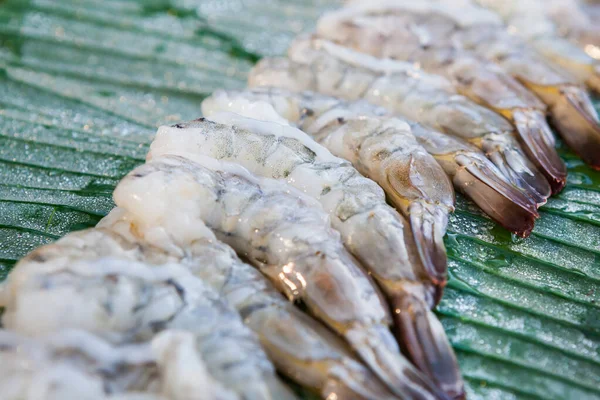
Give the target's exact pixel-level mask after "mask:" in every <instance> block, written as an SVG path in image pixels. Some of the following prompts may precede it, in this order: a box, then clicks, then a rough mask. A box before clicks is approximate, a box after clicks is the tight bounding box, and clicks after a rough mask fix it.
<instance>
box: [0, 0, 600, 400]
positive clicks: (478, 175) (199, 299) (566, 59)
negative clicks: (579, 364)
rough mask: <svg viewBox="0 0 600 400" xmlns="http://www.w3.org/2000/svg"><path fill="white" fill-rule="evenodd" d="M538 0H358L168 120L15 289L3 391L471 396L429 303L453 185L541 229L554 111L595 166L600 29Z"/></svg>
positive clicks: (138, 395) (442, 264)
mask: <svg viewBox="0 0 600 400" xmlns="http://www.w3.org/2000/svg"><path fill="white" fill-rule="evenodd" d="M537 1H538V0H532V1H531V2H527V4H528V5H529V6H528V7H521V6H520V4H521V3H520V2H518V1H516V0H515V1H509V2H500V1H498V2H495V1H493V0H421V1H419V2H412V1H408V0H387V1H385V0H374V1H369V2H349V3H350V4H347V5H346V7H345V8H342V9H340V10H338V11H333V12H330V13H328V14H326V15H324V16H323V17H322V18H321V20H320V21H319V22H318V24H317V32H316V33H315V34H311V35H302V36H300V37H298V38H297V39H296V40H295V41H294V42H293V43H292V45H291V46H290V48H289V51H288V57H287V58H283V57H282V58H267V59H263V60H261V61H260V62H259V63H258V64H257V65H256V66H255V68H254V69H253V70H252V71H251V73H250V76H249V79H248V82H249V88H248V89H244V90H237V91H217V92H215V93H214V94H213V95H212V96H210V97H208V98H207V99H205V100H204V102H203V103H202V104H201V111H202V114H203V115H204V117H203V118H199V119H197V120H194V121H190V122H183V123H179V124H176V125H173V126H162V127H160V128H159V130H158V132H157V135H156V137H155V138H154V141H153V143H152V145H151V147H150V151H149V153H148V155H147V162H146V164H144V165H142V166H140V167H138V168H136V169H135V170H134V171H132V172H131V173H130V174H128V175H127V176H126V177H125V178H124V179H123V180H122V181H121V182H120V183H119V185H118V186H117V188H116V189H115V192H114V196H113V197H114V201H115V204H116V205H117V207H116V208H115V209H114V210H113V211H112V212H111V213H110V214H109V215H108V216H106V217H105V218H104V219H103V220H102V221H101V222H100V223H99V225H98V226H97V227H96V228H93V229H89V230H86V231H81V232H76V233H72V234H70V235H68V236H66V237H65V238H63V239H60V240H59V241H57V242H56V243H54V244H50V245H47V246H45V247H42V248H40V249H37V250H35V251H33V252H32V253H31V254H29V255H28V256H27V257H26V258H24V259H23V260H22V261H20V262H19V263H18V264H17V265H16V267H15V269H14V271H12V272H11V274H10V275H9V277H8V279H7V281H6V282H5V283H4V284H3V286H2V287H1V288H0V306H1V307H4V310H5V311H4V314H3V316H2V326H3V327H4V328H6V331H0V343H1V344H2V345H0V360H2V362H0V365H2V366H3V368H4V367H5V365H7V362H8V361H7V362H5V361H4V360H19V361H23V362H22V364H29V365H33V366H34V367H33V368H32V367H28V368H24V369H23V370H18V371H9V372H11V374H9V373H8V372H7V373H5V374H3V375H2V377H0V388H2V389H3V388H5V387H6V388H9V389H7V391H8V393H11V395H12V397H9V398H8V399H20V398H23V397H26V394H28V393H31V392H32V391H34V392H35V393H37V394H39V395H38V397H35V398H36V399H55V398H56V399H58V398H93V399H96V398H98V399H104V398H111V399H117V398H118V399H174V400H178V399H186V400H187V399H248V400H255V399H256V400H259V399H282V400H285V399H294V398H297V394H296V393H295V391H293V390H291V389H290V387H289V385H288V382H294V384H295V385H296V387H298V386H299V387H304V388H305V389H306V390H308V391H311V392H313V393H316V394H318V395H319V396H321V397H322V398H323V399H338V400H343V399H358V400H361V399H364V400H376V399H390V400H391V399H419V400H421V399H460V398H464V396H465V391H464V387H463V382H462V378H461V375H460V371H459V368H458V364H457V360H456V357H455V355H454V352H453V350H452V347H451V345H450V343H449V341H448V339H447V337H446V335H445V332H444V329H443V326H442V324H441V323H440V321H439V320H438V319H437V317H436V316H435V314H434V313H433V312H432V309H433V308H434V307H435V306H436V305H437V303H438V302H439V301H440V299H441V297H442V294H443V289H444V286H445V285H446V281H447V260H446V250H445V247H444V234H445V231H446V226H447V224H448V219H449V215H450V214H451V213H452V212H453V210H454V190H457V191H459V192H461V193H463V194H464V195H465V196H466V197H468V198H469V199H470V200H472V201H473V202H474V203H475V204H476V205H477V206H479V208H481V210H482V211H483V212H484V213H486V214H487V215H489V216H490V217H491V218H492V219H494V220H495V221H497V222H498V223H499V224H500V225H502V226H503V227H505V228H506V229H508V230H510V231H512V232H514V233H515V234H517V235H520V236H524V237H525V236H527V235H529V234H530V233H531V231H532V230H533V228H534V223H535V220H536V218H538V217H539V214H538V207H540V206H541V205H543V204H544V203H545V202H546V201H547V199H548V198H549V197H550V196H551V195H552V194H555V193H558V192H560V190H561V189H562V188H563V187H564V185H565V183H566V179H567V172H566V167H565V164H564V163H563V161H562V160H561V158H560V156H559V153H558V152H557V150H556V148H555V145H556V139H555V138H554V136H553V131H552V130H551V128H550V125H549V122H548V120H547V117H550V123H552V124H554V126H555V127H556V128H557V130H558V132H559V133H560V135H561V137H562V139H563V141H564V142H565V143H566V144H567V145H569V146H570V147H571V148H572V149H573V150H574V151H575V152H577V153H578V154H580V155H581V157H582V158H583V159H584V160H585V161H586V162H588V163H589V164H590V165H592V166H593V167H600V127H599V126H598V118H597V116H596V114H595V111H594V109H593V107H592V104H591V100H590V97H589V95H588V93H587V89H586V87H589V88H591V89H592V90H598V86H599V85H598V79H599V78H598V66H597V64H596V61H595V60H594V59H593V56H594V54H596V53H595V52H594V48H595V47H594V46H596V47H597V46H598V43H597V42H596V39H597V37H598V36H597V32H596V31H595V30H594V28H593V26H594V24H593V23H590V24H588V25H585V24H583V23H573V24H572V25H569V27H565V26H566V25H565V24H566V22H564V23H563V22H561V21H558V20H557V19H556V18H555V16H554V14H553V12H552V11H548V10H550V9H551V10H559V9H560V10H564V9H568V10H571V11H568V12H569V13H570V14H572V15H573V18H574V19H575V18H579V17H578V16H577V15H576V13H575V11H573V10H572V9H578V8H577V7H584V5H578V6H577V7H574V6H573V5H570V6H569V7H567V6H566V5H563V3H565V4H566V2H567V1H566V0H565V1H560V0H553V2H552V4H553V7H552V8H548V9H544V7H543V6H541V8H540V7H538V8H539V9H540V15H539V16H532V11H531V10H533V9H534V6H533V5H531V4H534V3H536V2H537ZM539 2H540V4H542V2H541V0H539ZM577 4H579V3H577ZM561 7H564V8H561ZM585 7H594V6H593V5H590V4H586V5H585ZM542 9H543V12H542ZM492 10H493V11H492ZM562 12H564V11H562ZM542 14H543V15H542ZM527 18H533V19H536V18H539V26H540V27H543V29H542V28H540V29H537V30H535V29H534V28H535V27H533V26H532V25H533V24H531V23H529V24H528V23H527ZM590 18H593V17H590ZM535 21H538V20H535ZM535 21H534V22H535ZM536 23H537V22H536ZM507 24H508V26H507ZM532 31H535V32H533V33H532ZM543 43H553V46H547V47H548V48H546V46H545V45H544V44H543ZM559 43H562V44H560V45H558V44H559ZM554 44H556V46H555V45H554ZM48 304H51V305H52V307H50V308H49V307H48V306H47V305H48ZM21 347H23V348H25V349H26V351H20V349H21ZM11 362H12V361H11ZM57 367H58V368H57ZM6 368H9V367H6ZM48 371H52V372H51V373H50V372H48ZM282 376H283V377H284V379H282ZM7 377H11V378H10V379H8V378H7ZM84 395H85V396H87V397H84ZM65 396H66V397H65ZM69 396H70V397H69Z"/></svg>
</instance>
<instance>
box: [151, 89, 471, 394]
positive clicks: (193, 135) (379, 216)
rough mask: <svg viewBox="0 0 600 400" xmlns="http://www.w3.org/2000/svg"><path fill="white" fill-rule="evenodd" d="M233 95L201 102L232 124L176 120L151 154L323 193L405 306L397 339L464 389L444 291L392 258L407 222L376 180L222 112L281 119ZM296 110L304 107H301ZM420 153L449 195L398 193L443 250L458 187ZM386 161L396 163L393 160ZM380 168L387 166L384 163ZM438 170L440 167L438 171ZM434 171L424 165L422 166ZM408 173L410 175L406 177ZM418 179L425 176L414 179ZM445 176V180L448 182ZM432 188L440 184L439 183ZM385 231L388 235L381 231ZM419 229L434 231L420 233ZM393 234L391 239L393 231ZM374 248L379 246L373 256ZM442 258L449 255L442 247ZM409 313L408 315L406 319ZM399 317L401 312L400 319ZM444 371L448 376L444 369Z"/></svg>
mask: <svg viewBox="0 0 600 400" xmlns="http://www.w3.org/2000/svg"><path fill="white" fill-rule="evenodd" d="M232 100H233V99H229V98H222V97H218V96H213V97H211V98H209V99H207V101H206V102H205V103H203V107H202V108H203V111H204V114H205V115H208V116H209V117H210V118H211V119H214V120H219V121H220V122H225V123H227V124H228V126H225V125H217V124H215V123H213V122H210V121H207V120H196V121H193V122H191V123H183V124H177V125H176V126H174V127H161V128H160V129H159V131H158V133H157V135H156V138H155V140H154V142H153V144H152V146H151V150H150V153H149V154H148V158H149V159H153V158H155V157H160V156H162V155H165V154H179V155H182V154H183V155H185V154H186V153H188V152H191V153H193V154H201V155H205V156H211V157H215V158H218V159H222V160H227V161H235V162H238V163H240V164H241V165H242V166H244V167H247V168H249V169H250V170H251V172H253V173H258V174H260V175H262V176H268V177H272V178H278V179H281V180H284V181H286V182H288V183H290V184H291V185H292V186H294V187H296V188H297V189H299V190H302V191H303V192H305V193H307V194H309V195H310V196H311V197H313V198H316V199H318V200H319V201H320V202H321V205H322V206H323V208H324V209H325V210H330V214H329V215H330V216H331V220H332V221H337V223H335V222H334V224H333V226H334V227H337V229H338V231H340V232H341V233H342V237H343V240H344V242H345V243H347V247H348V248H349V249H351V250H353V253H354V254H357V255H358V257H359V258H360V259H361V260H364V261H363V262H364V263H365V264H366V266H367V267H368V269H369V271H370V273H371V275H372V276H373V277H374V278H375V279H376V281H377V282H378V283H379V284H380V286H381V287H382V288H383V290H384V292H385V293H386V295H387V296H388V298H389V299H390V302H391V305H392V308H394V309H397V310H400V311H401V312H400V313H399V314H398V313H396V314H395V315H394V317H396V319H397V322H398V323H397V324H396V325H397V327H398V328H399V329H400V330H403V329H411V330H412V331H413V335H412V336H406V335H405V336H406V337H407V339H412V340H411V341H410V342H408V343H403V341H402V338H400V339H399V340H400V342H401V343H403V344H404V345H405V347H407V348H408V349H410V350H409V352H411V353H416V352H417V351H418V352H419V353H420V354H423V353H424V352H426V351H431V350H430V349H435V356H434V357H435V358H433V359H430V360H427V362H426V361H425V360H424V361H423V363H422V364H426V363H431V364H433V365H444V368H442V369H443V370H445V371H453V372H454V371H455V376H454V377H452V378H453V379H452V380H453V382H452V384H453V385H457V386H460V387H461V388H462V383H460V376H459V375H458V366H457V364H456V360H455V357H454V354H453V351H452V349H451V347H450V344H449V343H448V340H447V339H446V337H445V334H444V332H443V329H442V327H441V326H440V324H439V321H438V320H437V319H436V317H435V315H434V314H433V313H432V312H431V311H429V308H430V307H432V306H433V303H434V301H435V300H437V298H439V297H438V296H439V295H441V290H437V292H436V293H435V294H433V295H432V294H431V284H430V283H429V282H428V281H429V279H428V277H427V272H426V271H422V267H421V265H420V264H413V265H411V263H410V262H390V261H392V260H396V259H397V257H395V254H396V251H397V249H396V248H395V247H394V246H390V244H393V241H392V240H396V239H395V238H396V237H397V236H398V235H397V233H395V232H393V230H395V229H398V228H397V227H398V226H402V225H401V224H404V225H406V224H405V222H404V221H403V220H401V224H398V223H397V222H395V221H397V220H398V219H399V218H400V216H399V215H398V214H397V213H396V212H394V211H393V210H392V209H390V208H389V207H388V206H386V205H385V198H384V196H383V193H379V191H380V189H379V188H377V187H376V185H374V184H373V182H371V181H369V180H368V179H365V178H363V177H361V176H360V174H359V173H358V172H357V171H356V170H354V169H353V168H352V167H351V166H350V165H349V164H348V163H347V162H346V161H343V160H341V159H339V158H336V157H334V156H332V155H331V154H330V153H329V152H328V151H327V150H326V149H324V148H322V147H321V146H319V145H318V144H317V143H315V142H314V141H312V140H311V139H310V138H308V136H306V135H305V134H303V133H302V132H300V131H298V130H296V129H294V128H291V127H285V126H281V125H278V124H276V123H268V122H264V121H263V122H261V121H256V120H253V119H249V118H244V117H241V116H238V115H236V114H231V113H229V114H228V113H220V114H219V113H218V111H221V110H228V109H229V106H228V104H229V105H230V106H233V107H235V108H236V110H237V111H241V112H248V113H249V114H252V115H258V116H262V117H264V118H272V119H277V118H281V117H280V116H277V115H276V116H275V117H272V116H270V117H269V115H270V114H273V113H275V111H274V110H273V108H269V105H268V104H266V103H262V104H261V103H260V102H254V103H252V102H250V101H249V100H248V99H241V100H240V101H232ZM279 100H281V101H283V100H284V99H283V98H280V99H279ZM241 108H244V109H245V110H241ZM267 110H270V114H269V113H268V112H266V111H267ZM295 111H296V112H301V110H300V109H296V110H295ZM416 147H419V146H418V145H416ZM420 153H424V154H423V155H422V157H419V153H414V160H415V161H414V164H415V165H417V163H418V160H419V159H423V160H424V164H425V166H427V163H429V164H430V165H432V167H431V168H430V170H433V171H434V172H433V173H430V174H424V175H423V179H424V180H427V179H431V178H430V175H433V177H434V178H438V179H439V180H437V181H434V183H433V185H436V186H437V187H441V188H442V190H440V192H441V193H442V194H443V193H449V194H448V195H447V196H446V197H443V196H439V197H434V198H433V199H431V198H424V197H423V196H421V197H420V198H418V199H417V200H416V201H411V202H409V201H407V200H404V199H407V198H408V195H413V198H411V199H410V200H413V199H414V197H415V196H416V195H418V194H419V192H418V189H413V190H412V192H411V190H410V189H408V190H407V189H404V188H402V190H403V191H402V192H401V193H399V192H397V193H398V194H396V196H395V197H396V198H397V199H400V200H403V201H404V203H403V206H404V207H405V208H406V210H407V211H410V213H411V220H412V222H413V223H412V226H413V229H415V232H416V233H415V237H416V239H417V240H416V241H417V242H418V243H422V244H421V246H423V243H424V245H428V244H430V243H431V244H433V245H435V246H437V247H438V248H441V249H442V251H444V250H443V249H444V248H443V231H442V230H441V229H440V226H443V227H444V228H445V225H446V223H447V213H448V211H449V210H450V209H452V206H453V200H454V198H453V192H452V189H451V186H450V183H449V182H447V181H448V178H447V177H446V176H445V175H444V172H443V171H442V170H441V168H439V166H438V165H437V164H436V163H435V160H433V159H432V158H431V157H430V156H429V155H428V154H427V153H426V152H425V151H423V150H421V152H420ZM429 158H431V161H429ZM403 167H404V166H403ZM387 168H388V169H391V167H387ZM380 169H381V170H383V169H384V167H381V168H380ZM438 169H439V173H437V170H438ZM430 170H427V169H425V172H426V173H427V172H429V171H430ZM406 178H409V179H410V177H409V176H407V177H406ZM395 179H397V180H396V181H394V184H395V185H400V180H401V178H399V177H396V178H395ZM415 181H417V183H420V181H419V180H418V179H416V178H415ZM444 183H446V186H443V185H444ZM433 189H434V190H435V187H434V188H433ZM444 190H446V191H445V192H444ZM414 192H417V193H414ZM432 192H433V193H434V195H435V194H437V192H436V191H432ZM404 193H407V195H404ZM401 195H403V196H401ZM369 197H370V199H369ZM377 198H378V199H377ZM365 200H367V201H365ZM423 200H426V201H423ZM434 200H435V201H434ZM440 201H446V203H447V204H448V205H444V204H441V205H439V206H438V203H439V202H440ZM429 210H431V213H430V214H428V212H429ZM438 210H439V211H438ZM415 221H416V222H415ZM416 224H418V225H416ZM385 226H387V227H388V229H387V230H383V229H381V228H380V227H385ZM389 228H391V229H392V230H390V229H389ZM387 232H391V234H387ZM382 234H383V235H385V236H383V237H381V236H380V235H382ZM420 235H430V236H431V237H427V238H426V239H423V236H420ZM390 236H391V239H392V240H390V239H389V238H388V237H390ZM419 239H420V240H419ZM387 243H389V244H387ZM417 247H418V248H420V247H419V246H417ZM374 251H376V252H377V253H378V254H377V255H376V257H375V254H374ZM426 254H429V253H426ZM443 257H444V261H445V251H444V253H443ZM436 266H437V265H436ZM444 267H445V262H444ZM436 273H437V272H436ZM442 273H443V274H444V279H445V270H444V271H442V272H441V273H437V274H438V275H440V274H442ZM433 296H435V297H437V298H433ZM400 305H401V307H402V308H400ZM417 308H418V309H419V310H421V311H422V313H423V316H424V318H417V314H411V313H410V310H413V309H417ZM407 316H411V318H406V317H407ZM400 317H402V318H403V319H401V320H398V319H399V318H400ZM400 322H401V324H400ZM413 338H414V339H413ZM431 339H433V340H431ZM405 341H406V340H405ZM428 367H429V364H428ZM446 374H448V372H446ZM444 378H446V379H447V375H446V376H444ZM456 381H458V382H459V383H456Z"/></svg>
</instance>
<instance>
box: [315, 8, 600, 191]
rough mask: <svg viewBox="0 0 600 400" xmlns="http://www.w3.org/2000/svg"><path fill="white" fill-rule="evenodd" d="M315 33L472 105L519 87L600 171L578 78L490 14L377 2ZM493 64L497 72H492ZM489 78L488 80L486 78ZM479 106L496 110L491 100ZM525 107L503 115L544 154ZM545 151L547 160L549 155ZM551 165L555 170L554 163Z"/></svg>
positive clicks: (596, 137) (599, 130) (598, 145)
mask: <svg viewBox="0 0 600 400" xmlns="http://www.w3.org/2000/svg"><path fill="white" fill-rule="evenodd" d="M459 3H460V5H461V6H460V7H458V6H457V4H459ZM441 4H444V7H440V5H441ZM319 27H320V29H319V32H320V33H321V34H322V35H324V36H326V37H328V38H330V39H333V40H335V41H337V42H339V43H341V44H344V45H348V46H350V47H352V48H354V49H357V50H360V51H363V52H366V53H370V54H372V55H375V56H385V57H391V58H395V59H401V60H406V61H413V62H418V63H419V64H420V66H421V67H422V68H424V69H426V70H429V71H432V72H435V73H439V74H446V75H448V76H450V77H452V78H453V79H454V80H455V82H456V84H457V87H458V88H459V90H461V91H462V92H464V93H465V94H466V95H469V92H470V91H473V92H475V91H476V92H477V93H476V94H475V93H473V94H471V96H473V98H474V99H477V98H479V97H480V96H479V95H480V94H481V95H482V97H481V98H480V101H481V99H485V98H486V96H487V97H491V100H494V99H497V98H500V99H501V100H504V99H506V100H507V102H508V101H509V100H510V97H509V96H504V95H503V91H502V90H501V91H499V90H496V88H497V87H504V89H506V90H508V91H509V92H513V93H514V94H515V95H517V94H518V92H520V93H522V90H516V88H517V87H518V86H520V85H519V84H518V83H517V82H520V83H522V84H523V85H524V86H526V87H527V89H529V90H531V91H532V92H534V93H535V94H536V95H537V96H538V97H539V99H541V100H542V101H543V103H545V104H546V106H547V107H548V110H549V112H550V114H551V116H552V119H553V121H554V123H555V124H556V126H557V127H558V130H559V133H560V134H561V136H562V137H563V139H564V140H565V142H566V143H567V144H568V145H569V146H570V147H571V148H572V149H573V150H574V151H575V152H576V153H578V154H579V155H580V156H581V157H582V158H583V159H584V161H586V162H587V163H588V164H590V165H591V166H592V167H593V168H600V156H599V154H600V125H599V120H598V116H597V115H596V112H595V110H594V108H593V106H592V103H591V100H590V98H589V96H588V94H587V93H586V91H585V90H584V89H583V88H582V87H581V86H580V83H579V82H578V81H577V79H575V78H573V77H572V76H571V75H570V74H569V73H567V72H566V71H564V70H563V69H562V68H561V67H560V66H558V65H552V64H554V63H552V64H551V63H548V62H547V60H546V59H542V57H541V56H540V55H539V54H538V53H537V52H536V51H535V50H533V49H532V48H530V47H528V46H527V45H526V44H525V43H524V42H522V41H520V40H519V39H518V38H517V37H515V36H514V35H510V34H509V33H508V32H506V31H505V29H504V26H503V25H502V21H501V20H500V19H499V18H498V17H497V16H496V15H495V14H493V13H491V12H489V11H487V10H485V9H483V8H480V7H477V6H474V5H473V4H471V3H469V2H468V0H455V1H447V2H439V1H436V0H429V1H427V0H424V1H421V2H419V6H418V7H415V5H414V3H413V2H408V1H404V0H398V1H386V0H379V1H377V0H376V1H374V2H369V4H368V5H360V6H355V7H350V8H348V9H345V10H342V11H339V12H337V13H335V12H334V13H331V14H328V15H325V16H324V17H323V19H322V20H321V22H320V23H319ZM559 39H560V38H559ZM482 59H485V60H487V62H484V61H482ZM494 64H495V66H496V67H497V69H498V70H499V71H494V69H493V67H492V65H494ZM562 67H564V65H563V66H562ZM493 76H495V79H492V80H488V77H493ZM461 87H466V88H463V89H461ZM473 88H476V89H473ZM471 89H472V90H471ZM517 97H518V98H520V99H523V100H524V99H525V97H524V96H522V95H521V96H517ZM483 102H484V103H485V104H489V105H490V107H491V108H493V109H496V108H497V106H496V107H495V106H494V102H492V101H488V100H483ZM497 102H498V100H496V103H497ZM526 103H527V104H533V103H531V102H530V101H527V102H526ZM508 104H511V102H508ZM501 109H503V108H501ZM532 109H533V108H526V109H525V110H526V112H525V113H523V112H522V110H523V109H522V108H521V107H515V105H511V106H509V108H508V109H505V108H504V109H503V110H505V113H506V115H510V116H512V120H513V122H514V123H515V125H516V126H517V128H518V129H519V133H520V135H521V137H522V142H523V143H530V144H531V146H530V147H531V150H532V151H533V150H535V148H545V149H547V150H549V149H550V147H551V146H552V145H553V141H552V140H551V139H549V137H550V134H549V133H548V134H542V133H541V132H539V131H540V129H539V126H538V122H539V121H541V118H540V117H539V113H537V114H532ZM498 111H500V110H498ZM514 111H517V113H516V114H515V112H514ZM536 132H537V133H536ZM546 153H547V155H546V157H547V158H548V157H550V152H546ZM555 167H556V168H557V169H558V164H556V165H555ZM563 170H564V166H563ZM550 183H551V184H552V181H551V182H550ZM563 185H564V182H563ZM560 187H562V186H560V185H559V188H560ZM554 191H555V192H556V190H554Z"/></svg>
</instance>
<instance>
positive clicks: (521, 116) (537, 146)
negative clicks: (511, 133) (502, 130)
mask: <svg viewBox="0 0 600 400" xmlns="http://www.w3.org/2000/svg"><path fill="white" fill-rule="evenodd" d="M513 120H514V123H515V126H516V127H517V132H518V134H519V138H520V142H521V143H522V145H523V148H524V150H525V152H526V153H527V156H529V159H530V160H531V161H532V162H533V163H534V164H535V166H536V167H537V168H539V170H540V171H541V172H542V173H543V174H544V176H545V177H546V179H547V180H548V183H549V184H550V187H551V189H552V194H556V193H559V192H560V191H561V190H562V189H563V188H564V187H565V184H566V182H567V167H566V166H565V163H564V162H563V161H562V159H561V158H560V156H559V155H558V152H557V151H556V148H555V147H554V146H555V139H554V136H553V134H552V131H551V130H550V127H549V126H548V123H547V122H546V117H545V116H544V114H543V113H542V112H541V111H538V110H516V111H513Z"/></svg>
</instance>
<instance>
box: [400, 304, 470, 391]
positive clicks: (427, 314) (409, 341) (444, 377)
mask: <svg viewBox="0 0 600 400" xmlns="http://www.w3.org/2000/svg"><path fill="white" fill-rule="evenodd" d="M392 306H393V307H394V312H393V316H394V320H395V325H396V332H397V336H398V341H399V342H400V343H402V350H403V352H404V353H405V354H406V355H407V356H408V358H409V359H410V360H411V361H412V362H413V364H415V365H416V366H417V368H418V369H419V370H421V371H422V372H423V373H424V374H425V375H427V376H428V377H429V378H431V380H432V381H433V382H434V384H436V385H437V386H438V387H439V388H440V389H441V390H443V391H444V392H445V393H446V394H447V395H448V396H449V397H450V398H452V399H461V398H464V397H465V392H464V384H463V380H462V377H461V375H460V370H459V368H458V363H457V361H456V356H455V355H454V351H453V350H452V346H451V345H450V342H449V341H448V338H447V337H446V333H445V332H444V328H443V327H442V324H441V323H440V321H439V320H438V319H437V317H436V316H435V314H433V312H431V310H429V308H428V307H427V305H426V304H425V302H424V301H422V300H421V299H419V298H417V297H414V296H411V295H404V296H397V297H395V298H393V299H392Z"/></svg>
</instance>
